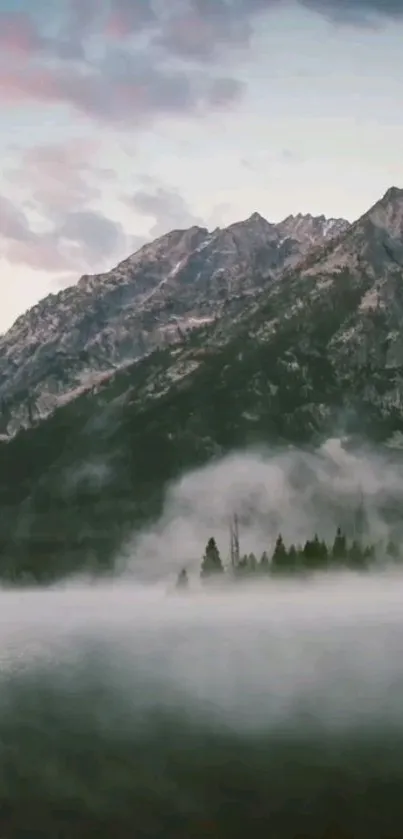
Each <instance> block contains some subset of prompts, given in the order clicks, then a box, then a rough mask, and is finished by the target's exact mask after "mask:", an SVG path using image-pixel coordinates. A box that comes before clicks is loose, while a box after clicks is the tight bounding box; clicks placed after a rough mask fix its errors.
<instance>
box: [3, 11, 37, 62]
mask: <svg viewBox="0 0 403 839" xmlns="http://www.w3.org/2000/svg"><path fill="white" fill-rule="evenodd" d="M43 44H44V41H43V38H42V37H41V35H40V33H39V31H38V29H37V28H36V26H35V23H34V21H33V20H32V18H31V17H29V16H28V15H26V14H24V13H23V12H5V11H2V12H0V50H1V52H2V53H11V54H15V55H17V56H18V57H20V58H21V57H24V56H26V57H27V58H29V57H31V56H33V55H36V54H37V53H39V52H40V51H41V49H42V48H43Z"/></svg>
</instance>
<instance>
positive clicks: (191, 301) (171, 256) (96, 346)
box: [0, 213, 348, 435]
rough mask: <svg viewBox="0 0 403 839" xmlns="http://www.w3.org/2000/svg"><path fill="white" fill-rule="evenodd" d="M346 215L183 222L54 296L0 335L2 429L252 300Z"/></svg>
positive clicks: (23, 422) (21, 423) (6, 431)
mask: <svg viewBox="0 0 403 839" xmlns="http://www.w3.org/2000/svg"><path fill="white" fill-rule="evenodd" d="M347 227H348V223H347V222H345V221H343V220H330V221H328V220H326V219H325V218H324V217H320V218H312V217H311V216H296V217H295V218H294V217H290V218H289V219H286V220H285V221H284V222H282V223H280V224H278V225H275V224H270V223H269V222H267V221H266V220H265V219H263V218H262V217H261V216H259V215H258V214H257V213H255V214H254V215H252V216H251V217H250V218H249V219H247V220H246V221H243V222H239V223H236V224H232V225H231V226H230V227H228V228H225V229H217V230H215V231H213V232H211V233H209V232H208V231H207V230H206V229H204V228H200V227H193V228H191V229H190V230H175V231H172V232H171V233H168V234H167V235H165V236H162V237H161V238H159V239H157V240H156V241H155V242H152V243H151V244H147V245H145V246H144V247H143V248H141V249H140V250H139V251H138V252H137V253H135V254H133V255H132V256H130V257H129V258H128V259H126V260H124V261H123V262H121V263H120V264H119V265H118V266H117V267H116V268H115V269H114V270H113V271H110V272H108V273H105V274H100V275H93V276H84V277H82V278H81V280H80V281H79V282H78V284H77V285H76V286H73V287H71V288H67V289H65V290H63V291H61V292H60V293H59V294H57V295H49V297H47V298H45V299H44V300H42V301H41V302H40V303H39V304H38V305H37V306H35V307H34V308H33V309H31V310H30V311H29V312H27V313H26V314H24V315H23V316H22V317H20V318H19V319H18V320H17V321H16V323H15V324H14V326H13V327H12V328H11V329H10V330H9V332H8V333H7V334H6V335H4V336H3V337H1V338H0V434H3V435H10V434H13V433H15V431H17V430H18V429H19V428H20V427H28V426H29V425H31V424H32V422H35V421H37V420H38V419H41V418H43V417H45V416H46V415H47V414H49V413H50V412H52V411H53V410H54V408H55V407H57V406H58V405H60V404H62V403H63V402H64V401H65V400H66V399H68V398H74V397H75V396H77V395H78V394H79V393H81V392H84V391H85V390H86V389H87V388H88V387H92V386H96V385H97V383H100V382H102V380H103V379H104V377H105V376H109V375H110V374H111V373H112V372H113V370H115V369H116V368H118V367H119V366H121V365H122V364H127V363H130V362H133V361H135V360H137V359H139V358H141V357H142V356H144V355H146V354H147V353H149V352H151V351H153V350H154V349H156V348H158V347H159V348H161V347H164V346H167V345H170V344H172V343H177V342H179V343H180V342H181V341H183V337H184V334H185V333H186V332H188V331H189V330H192V329H197V328H199V327H201V326H204V325H206V324H210V323H212V322H213V321H215V320H217V319H219V318H220V317H221V316H222V315H223V314H226V315H229V314H230V315H231V314H233V313H238V312H240V311H241V310H242V309H244V308H245V305H246V304H247V303H248V302H249V301H250V300H251V298H253V297H254V296H256V295H257V294H259V293H260V292H262V291H263V290H264V289H266V288H267V286H268V284H270V282H272V281H273V280H274V279H275V278H276V277H278V276H279V274H280V273H281V272H282V271H283V270H284V268H286V267H289V266H291V265H294V264H295V263H296V262H297V261H298V260H299V259H300V258H301V256H302V255H303V254H305V253H306V252H307V251H308V250H309V249H310V248H311V247H312V245H313V244H316V245H317V244H319V243H320V242H322V241H326V239H327V238H329V237H331V236H333V235H335V234H337V233H338V232H339V231H340V230H341V229H346V228H347Z"/></svg>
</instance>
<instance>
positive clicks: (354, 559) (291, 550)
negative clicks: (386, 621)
mask: <svg viewBox="0 0 403 839" xmlns="http://www.w3.org/2000/svg"><path fill="white" fill-rule="evenodd" d="M386 555H387V557H388V558H389V559H390V560H397V559H399V556H400V552H399V549H398V546H397V545H396V544H395V542H393V541H392V540H390V541H389V542H388V544H387V546H386ZM376 559H377V546H376V544H374V543H373V544H366V545H365V544H363V542H362V541H361V540H359V539H353V540H352V541H349V540H348V539H347V537H346V535H345V534H344V533H343V532H342V530H341V528H340V527H339V528H338V529H337V532H336V535H335V538H334V541H333V543H332V544H328V543H327V542H326V541H325V540H324V539H319V537H318V535H317V534H315V536H314V537H313V539H307V541H306V542H305V544H304V545H297V546H296V545H293V544H291V545H289V546H287V545H286V544H285V542H284V539H283V537H282V535H281V534H279V536H278V537H277V540H276V543H275V546H274V550H273V551H272V553H271V555H269V554H268V553H267V551H263V553H262V555H261V556H260V557H259V558H257V557H256V555H255V554H254V553H250V554H244V555H243V556H242V557H240V558H239V560H238V561H237V562H236V563H231V564H230V565H227V566H226V565H224V563H223V561H222V558H221V554H220V551H219V548H218V546H217V542H216V540H215V538H214V537H213V536H211V537H210V539H209V540H208V542H207V545H206V548H205V551H204V554H203V558H202V561H201V567H200V577H201V579H202V580H208V579H211V578H212V579H214V578H215V579H217V578H220V577H221V576H223V575H231V576H232V577H234V578H236V579H245V578H253V577H258V576H261V577H262V576H271V577H276V576H284V575H290V574H298V573H300V574H303V573H309V572H313V571H325V570H332V569H334V570H336V569H337V568H339V569H343V568H345V569H350V570H356V571H365V570H368V569H370V568H371V566H373V564H374V563H375V562H376ZM188 582H189V579H188V573H187V570H186V569H185V568H183V569H182V570H181V571H180V573H179V575H178V578H177V587H178V588H186V587H187V585H188Z"/></svg>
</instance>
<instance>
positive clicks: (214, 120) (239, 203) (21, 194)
mask: <svg viewBox="0 0 403 839" xmlns="http://www.w3.org/2000/svg"><path fill="white" fill-rule="evenodd" d="M402 44H403V0H295V2H291V0H290V2H288V0H57V2H56V0H0V145H1V161H2V165H1V170H0V266H1V284H0V331H4V330H5V329H7V328H8V327H9V326H10V325H11V323H12V322H13V320H14V319H15V318H16V317H17V316H18V315H19V314H20V313H21V312H23V311H25V310H26V309H27V308H28V307H30V306H32V305H33V304H34V303H35V302H36V301H37V300H38V299H40V298H41V297H43V296H44V295H45V294H48V293H57V291H58V290H59V289H60V288H61V287H62V286H63V285H67V284H71V283H73V282H75V281H76V280H77V279H78V278H79V276H80V275H81V274H83V273H89V272H98V271H102V270H106V269H108V268H109V267H112V266H113V265H114V264H116V263H117V262H118V261H119V259H122V258H124V257H125V256H127V255H128V253H129V252H131V251H133V250H135V249H136V248H137V247H138V246H139V245H140V244H141V243H142V242H143V241H144V240H146V239H147V238H150V237H155V236H158V235H159V234H161V233H164V232H165V231H167V230H169V229H172V228H173V227H186V226H189V225H191V224H202V225H205V226H207V227H215V226H217V225H224V224H229V223H231V222H232V221H235V220H238V219H241V218H245V217H247V216H249V215H250V214H251V213H252V212H254V211H255V210H257V211H259V212H260V213H261V214H262V215H264V216H265V217H266V218H268V219H269V220H271V221H277V220H280V219H281V218H283V217H284V216H286V215H288V214H290V213H297V212H311V213H322V212H323V213H325V214H326V215H331V216H344V217H346V218H349V219H354V218H356V217H358V216H359V215H360V214H361V213H362V212H364V211H365V210H366V209H367V208H368V207H369V206H370V205H371V204H372V203H374V202H375V201H376V200H377V198H378V197H380V196H381V195H382V194H383V193H384V192H385V191H386V189H387V188H388V187H389V186H392V185H395V186H402V185H403V157H402V149H403V109H402V102H403V49H402Z"/></svg>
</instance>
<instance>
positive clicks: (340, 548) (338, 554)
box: [332, 527, 347, 562]
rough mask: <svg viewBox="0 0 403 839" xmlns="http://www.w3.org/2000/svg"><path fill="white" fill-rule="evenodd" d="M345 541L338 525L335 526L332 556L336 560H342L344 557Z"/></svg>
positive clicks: (345, 552) (345, 550) (345, 551)
mask: <svg viewBox="0 0 403 839" xmlns="http://www.w3.org/2000/svg"><path fill="white" fill-rule="evenodd" d="M346 554H347V541H346V537H345V536H344V535H343V533H342V532H341V529H340V527H338V528H337V533H336V537H335V540H334V542H333V548H332V558H333V559H334V560H336V561H337V562H342V561H343V560H345V559H346Z"/></svg>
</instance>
